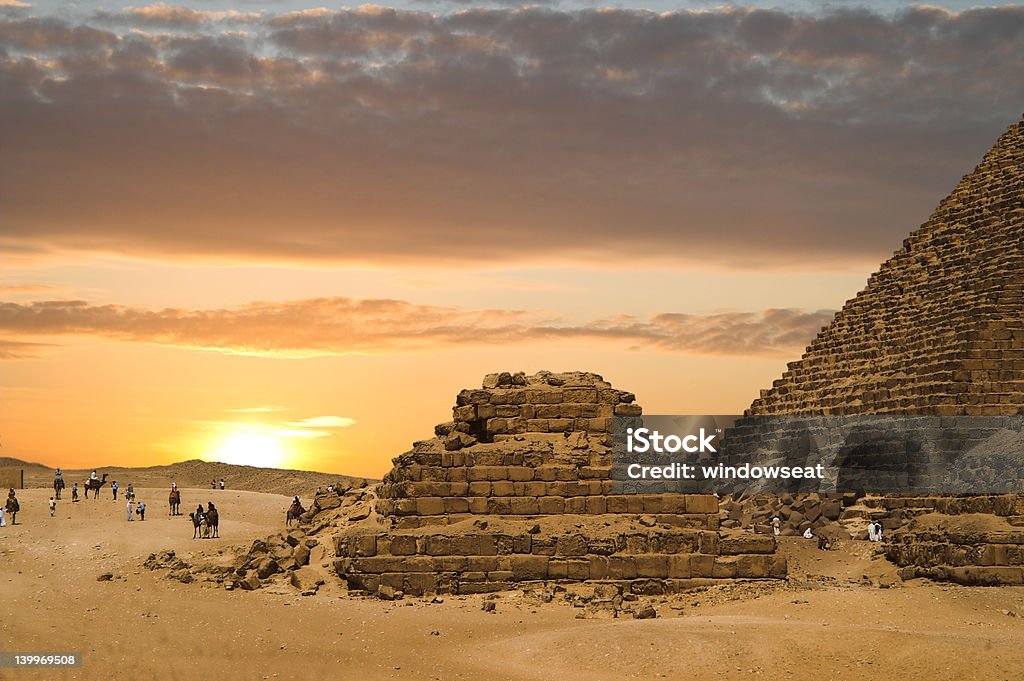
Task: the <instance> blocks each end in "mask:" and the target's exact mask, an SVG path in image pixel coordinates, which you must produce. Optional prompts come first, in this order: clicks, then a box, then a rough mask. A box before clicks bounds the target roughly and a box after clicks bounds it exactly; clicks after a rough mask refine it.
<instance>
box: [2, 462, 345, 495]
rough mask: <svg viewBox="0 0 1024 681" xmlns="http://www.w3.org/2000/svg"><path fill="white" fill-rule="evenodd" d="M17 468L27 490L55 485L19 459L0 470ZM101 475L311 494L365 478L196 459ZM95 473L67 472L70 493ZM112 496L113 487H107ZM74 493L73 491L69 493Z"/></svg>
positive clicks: (121, 480) (144, 483) (49, 471)
mask: <svg viewBox="0 0 1024 681" xmlns="http://www.w3.org/2000/svg"><path fill="white" fill-rule="evenodd" d="M4 466H13V467H16V468H21V469H23V470H24V471H25V487H46V488H50V487H51V486H52V485H53V468H52V467H50V466H43V465H42V464H37V463H26V462H25V461H21V460H19V459H11V458H5V457H0V467H4ZM96 470H97V472H98V474H103V473H107V475H108V477H107V481H108V483H109V482H112V481H114V480H117V482H118V484H119V485H120V486H121V489H124V488H126V487H127V486H128V483H129V482H131V483H134V485H135V486H136V487H170V486H171V483H172V482H174V483H177V485H178V487H199V488H206V489H209V488H210V481H211V480H220V479H221V478H224V480H225V484H226V486H227V487H228V489H242V490H251V491H254V492H271V493H275V494H289V495H290V494H302V495H310V494H312V493H313V492H314V491H315V490H316V488H317V487H327V485H330V484H332V483H334V484H337V483H344V484H346V485H350V484H358V483H359V482H360V481H361V480H362V478H354V477H352V476H349V475H339V474H334V473H318V472H316V471H297V470H288V469H283V468H259V467H256V466H237V465H234V464H228V463H220V462H218V461H200V460H198V459H192V460H189V461H180V462H178V463H173V464H168V465H166V466H148V467H144V468H143V467H139V468H127V467H123V466H99V467H97V468H96ZM90 472H91V471H90V470H87V469H70V468H65V469H64V482H65V484H66V485H67V488H68V490H70V489H71V485H72V483H74V482H77V483H78V485H79V487H81V486H82V484H83V483H84V482H85V480H87V479H88V477H89V473H90ZM104 493H106V494H109V493H110V489H109V486H108V487H105V488H104ZM69 494H70V492H69Z"/></svg>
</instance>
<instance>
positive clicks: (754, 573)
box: [335, 372, 786, 594]
mask: <svg viewBox="0 0 1024 681" xmlns="http://www.w3.org/2000/svg"><path fill="white" fill-rule="evenodd" d="M640 414H641V408H640V406H639V405H637V404H636V403H635V399H634V396H633V394H632V393H628V392H625V391H621V390H616V389H614V388H612V387H611V385H610V384H609V383H607V382H606V381H604V380H603V379H602V378H601V377H600V376H598V375H596V374H591V373H582V372H571V373H562V374H552V373H550V372H541V373H538V374H535V375H533V376H526V375H524V374H521V373H520V374H512V373H501V374H489V375H488V376H486V377H485V378H484V381H483V385H482V387H481V388H480V389H477V390H463V391H462V392H460V393H459V394H458V396H457V398H456V404H455V407H454V409H453V420H452V421H450V422H447V423H442V424H440V425H439V426H437V428H436V429H435V437H434V438H431V439H429V440H424V441H421V442H417V443H415V444H414V445H413V449H412V450H411V451H410V452H407V453H405V454H403V455H401V456H399V457H397V458H396V459H395V460H394V468H393V469H392V470H391V472H390V473H388V475H387V476H385V479H384V482H383V484H382V485H381V486H380V487H379V488H378V495H379V500H378V502H377V511H378V512H379V513H381V514H383V515H385V516H387V517H388V518H389V519H390V524H391V527H392V529H391V531H390V532H384V533H382V532H379V531H372V530H370V531H366V532H360V531H358V530H357V531H352V532H346V533H342V534H339V535H338V536H337V537H336V540H335V542H336V545H335V551H336V554H337V555H338V556H339V557H340V558H339V560H338V562H337V564H336V568H337V570H338V572H339V574H340V575H342V576H343V577H344V578H345V579H346V580H347V581H348V583H349V585H350V587H352V588H358V589H365V590H368V591H376V590H378V589H380V588H382V587H385V588H388V589H392V590H401V591H404V592H405V593H413V594H420V593H427V592H437V593H443V592H454V593H474V592H482V591H495V590H500V589H505V588H509V587H510V586H511V585H512V584H514V583H517V582H523V581H544V580H576V581H583V580H608V581H620V582H621V581H628V582H630V584H631V588H634V590H636V591H637V592H645V593H659V592H662V591H665V590H672V589H680V588H686V587H687V586H692V585H695V584H699V583H701V580H711V579H721V578H738V577H742V578H769V577H771V578H781V577H784V576H785V574H786V564H785V561H784V560H782V559H781V558H779V557H776V556H775V555H774V552H775V540H774V538H773V537H765V536H760V537H755V536H747V537H738V538H732V537H730V538H723V537H721V536H720V535H719V532H718V529H719V526H718V500H717V498H716V497H715V496H713V495H707V494H695V495H682V494H644V495H619V494H613V493H612V486H611V444H612V442H611V420H612V417H613V416H639V415H640Z"/></svg>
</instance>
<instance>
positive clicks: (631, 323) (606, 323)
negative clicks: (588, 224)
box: [0, 298, 833, 428]
mask: <svg viewBox="0 0 1024 681" xmlns="http://www.w3.org/2000/svg"><path fill="white" fill-rule="evenodd" d="M832 314H833V313H832V312H830V311H827V310H820V311H816V312H806V311H799V310H780V309H769V310H763V311H759V312H736V311H724V312H714V313H710V314H704V315H700V314H678V313H666V314H659V315H654V316H652V317H650V318H647V319H642V318H638V317H635V316H631V315H623V316H619V317H613V318H605V319H598V320H593V321H588V322H584V323H574V322H573V321H571V320H566V319H561V318H553V317H551V316H549V315H545V314H543V313H539V312H529V311H523V310H495V309H492V310H462V309H459V308H452V307H440V306H429V305H416V304H413V303H409V302H405V301H400V300H378V299H367V300H356V299H351V298H318V299H311V300H297V301H288V302H282V303H262V302H257V303H250V304H247V305H242V306H239V307H234V308H225V309H217V310H187V309H175V308H167V309H163V310H148V309H144V308H137V307H129V306H121V305H91V304H89V303H87V302H85V301H41V302H33V303H25V304H21V303H12V302H8V303H0V331H2V332H5V333H8V334H22V335H30V336H59V335H91V336H101V337H105V338H113V339H117V340H125V341H135V342H146V343H158V344H162V345H173V346H181V347H190V348H202V349H213V350H219V351H224V352H232V353H247V354H258V355H270V356H309V355H326V354H348V353H388V352H404V351H416V350H424V349H434V348H438V347H451V346H465V345H488V344H511V343H536V342H547V341H553V340H597V341H607V342H613V343H619V344H627V345H628V346H647V347H653V348H656V349H661V350H666V351H672V352H685V353H697V354H725V355H773V356H775V355H780V356H781V355H787V354H792V353H793V351H795V350H799V349H802V348H803V347H805V346H806V345H807V343H808V342H810V340H811V339H812V338H813V337H814V336H815V334H816V333H817V332H818V331H819V330H820V329H821V327H822V326H824V325H825V324H826V323H828V321H830V319H831V317H832ZM347 421H348V420H347V419H345V418H342V417H335V416H324V417H316V418H314V419H306V420H304V421H295V422H291V423H289V424H288V425H291V426H296V427H300V428H325V427H331V428H333V427H344V425H350V424H349V423H348V422H347Z"/></svg>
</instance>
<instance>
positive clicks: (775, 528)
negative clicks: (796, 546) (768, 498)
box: [772, 516, 782, 537]
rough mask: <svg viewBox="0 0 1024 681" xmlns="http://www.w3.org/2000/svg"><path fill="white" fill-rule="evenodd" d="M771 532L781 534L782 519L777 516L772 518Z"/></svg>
mask: <svg viewBox="0 0 1024 681" xmlns="http://www.w3.org/2000/svg"><path fill="white" fill-rule="evenodd" d="M772 534H774V535H775V536H776V537H778V536H779V535H780V534H782V519H781V518H779V516H775V517H774V518H772Z"/></svg>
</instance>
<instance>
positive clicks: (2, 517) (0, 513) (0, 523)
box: [0, 506, 7, 527]
mask: <svg viewBox="0 0 1024 681" xmlns="http://www.w3.org/2000/svg"><path fill="white" fill-rule="evenodd" d="M0 527H7V510H6V509H5V508H4V507H3V506H0Z"/></svg>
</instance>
